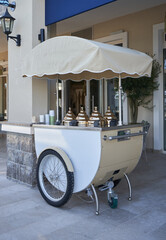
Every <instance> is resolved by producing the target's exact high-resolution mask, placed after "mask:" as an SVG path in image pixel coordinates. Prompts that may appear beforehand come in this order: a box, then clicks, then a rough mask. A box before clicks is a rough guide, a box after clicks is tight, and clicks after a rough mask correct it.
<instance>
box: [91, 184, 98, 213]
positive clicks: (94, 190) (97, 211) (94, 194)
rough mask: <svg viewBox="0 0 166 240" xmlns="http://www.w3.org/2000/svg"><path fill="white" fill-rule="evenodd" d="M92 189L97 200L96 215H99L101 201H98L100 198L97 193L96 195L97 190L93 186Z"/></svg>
mask: <svg viewBox="0 0 166 240" xmlns="http://www.w3.org/2000/svg"><path fill="white" fill-rule="evenodd" d="M91 188H92V190H93V193H94V196H95V200H96V215H99V201H98V196H97V193H96V190H95V188H94V186H93V184H91Z"/></svg>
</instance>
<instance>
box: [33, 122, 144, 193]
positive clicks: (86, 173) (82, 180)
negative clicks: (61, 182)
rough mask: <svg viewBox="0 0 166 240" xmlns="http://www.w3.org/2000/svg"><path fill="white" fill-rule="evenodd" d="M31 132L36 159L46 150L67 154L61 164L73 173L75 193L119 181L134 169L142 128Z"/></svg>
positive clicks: (62, 128) (40, 127)
mask: <svg viewBox="0 0 166 240" xmlns="http://www.w3.org/2000/svg"><path fill="white" fill-rule="evenodd" d="M34 131H35V147H36V152H37V157H39V156H40V155H41V153H42V152H44V151H45V150H46V149H52V150H54V151H56V152H59V153H60V155H62V157H63V154H66V155H67V157H68V158H67V159H68V160H66V158H65V159H64V161H65V164H66V166H67V167H68V169H69V171H71V172H72V171H73V172H74V189H73V192H74V193H76V192H80V191H82V190H84V189H86V188H87V187H88V186H89V185H90V184H93V185H95V186H98V185H101V184H104V183H105V182H106V181H108V180H109V179H111V178H112V179H113V180H117V179H121V178H122V177H123V176H124V173H126V174H128V173H130V172H131V171H132V170H133V169H134V168H135V166H136V165H137V163H138V161H139V158H140V155H141V152H142V144H143V136H142V134H140V132H142V127H141V126H137V125H135V126H127V127H120V128H119V127H112V128H107V129H102V128H82V127H65V126H46V125H35V126H34ZM124 132H126V133H127V134H128V135H127V136H126V137H122V133H124ZM120 134H121V135H120ZM129 134H130V135H132V134H133V136H132V137H129ZM137 134H138V135H137ZM119 135H120V138H119ZM116 137H117V138H116ZM112 138H113V139H112ZM114 138H115V139H114ZM63 158H64V157H63ZM69 162H70V163H69ZM71 166H72V167H73V168H72V167H71Z"/></svg>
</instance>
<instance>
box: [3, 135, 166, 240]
mask: <svg viewBox="0 0 166 240" xmlns="http://www.w3.org/2000/svg"><path fill="white" fill-rule="evenodd" d="M2 142H3V147H2ZM5 151H6V149H5V144H4V140H3V141H2V139H1V138H0V240H70V239H72V240H87V239H90V240H91V239H94V240H103V239H110V240H117V239H119V240H165V239H166V190H165V189H166V155H164V154H160V153H148V154H147V161H146V160H145V154H144V153H143V156H142V159H141V161H140V163H139V164H138V166H137V168H136V169H135V170H134V171H133V173H132V174H130V180H131V183H132V187H133V200H132V201H131V202H129V201H128V200H127V196H128V187H127V184H126V181H125V179H123V180H122V181H121V183H120V184H119V185H118V186H117V188H116V192H117V193H118V196H119V205H118V208H117V209H111V208H110V207H109V206H108V204H107V198H106V192H102V193H100V192H99V201H100V215H99V216H96V215H95V205H94V204H87V203H85V202H82V201H81V200H80V199H79V198H78V197H77V195H75V194H73V196H72V198H71V200H70V201H69V202H68V203H67V204H66V205H65V206H64V207H63V208H54V207H51V206H49V205H48V204H47V203H46V202H45V201H44V200H43V199H42V197H41V196H40V194H39V192H38V189H37V188H29V187H27V186H25V185H21V184H18V183H15V182H13V181H9V180H7V179H6V175H5V171H6V157H7V155H6V152H5Z"/></svg>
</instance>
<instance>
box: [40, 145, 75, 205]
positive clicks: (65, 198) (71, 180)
mask: <svg viewBox="0 0 166 240" xmlns="http://www.w3.org/2000/svg"><path fill="white" fill-rule="evenodd" d="M47 155H54V156H56V157H58V158H59V160H60V161H61V163H62V164H63V166H64V168H65V171H66V175H67V189H66V192H65V195H64V196H63V198H62V199H60V200H59V201H56V202H54V201H51V200H50V199H49V198H47V196H46V195H45V194H44V192H43V190H42V188H41V186H40V180H39V168H40V164H41V162H42V160H43V159H44V157H45V156H47ZM36 175H37V185H38V188H39V191H40V193H41V195H42V197H43V198H44V200H45V201H46V202H47V203H48V204H49V205H51V206H54V207H61V206H63V205H64V204H66V203H67V202H68V201H69V199H70V198H71V196H72V193H73V189H74V174H73V172H69V171H68V169H67V167H66V164H65V162H64V160H63V158H62V157H61V156H60V154H59V153H57V152H56V151H55V150H53V149H47V150H45V151H44V152H42V154H41V155H40V157H39V159H38V163H37V171H36Z"/></svg>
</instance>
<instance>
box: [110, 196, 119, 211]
mask: <svg viewBox="0 0 166 240" xmlns="http://www.w3.org/2000/svg"><path fill="white" fill-rule="evenodd" d="M108 204H109V206H110V207H111V208H117V206H118V199H117V198H114V197H111V201H110V200H108Z"/></svg>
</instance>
